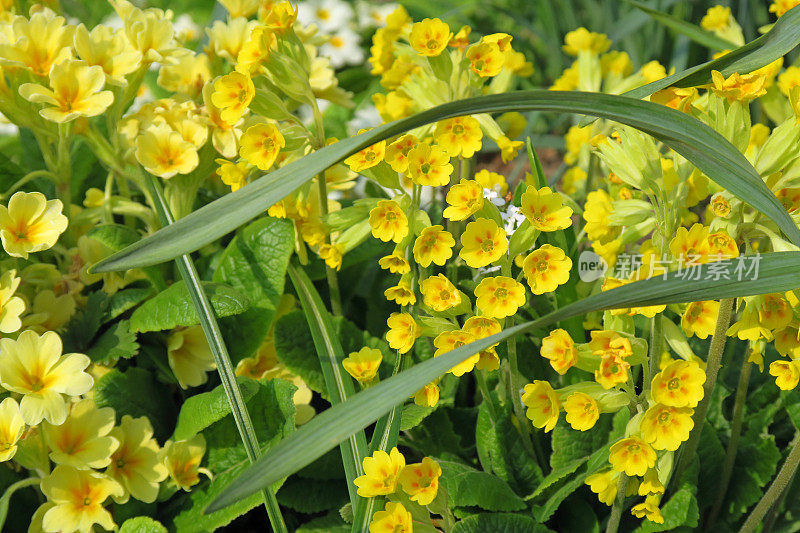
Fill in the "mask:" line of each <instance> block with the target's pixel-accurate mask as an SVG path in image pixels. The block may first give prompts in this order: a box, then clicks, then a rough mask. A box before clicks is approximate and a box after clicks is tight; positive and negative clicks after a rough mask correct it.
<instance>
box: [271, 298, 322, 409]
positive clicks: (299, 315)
mask: <svg viewBox="0 0 800 533" xmlns="http://www.w3.org/2000/svg"><path fill="white" fill-rule="evenodd" d="M274 335H275V354H276V355H277V357H278V360H279V361H280V362H281V363H283V365H284V366H285V367H286V368H287V369H289V370H290V371H291V372H292V373H293V374H295V375H296V376H300V377H301V378H303V381H305V383H306V385H308V386H309V387H310V388H311V390H313V391H316V392H319V393H320V394H322V396H323V397H325V398H327V396H328V394H327V392H326V391H325V379H324V378H323V377H322V366H321V365H320V362H319V357H317V353H316V350H315V348H314V339H313V338H312V337H311V330H309V329H308V322H306V318H305V316H304V315H303V312H302V311H300V310H298V311H292V312H291V313H288V314H286V315H283V316H282V317H280V318H279V319H278V320H277V321H276V322H275V332H274Z"/></svg>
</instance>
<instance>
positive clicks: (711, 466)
mask: <svg viewBox="0 0 800 533" xmlns="http://www.w3.org/2000/svg"><path fill="white" fill-rule="evenodd" d="M697 461H698V463H699V464H700V465H702V468H700V469H699V471H698V477H697V501H698V503H699V505H700V511H702V510H703V509H706V508H707V507H710V506H712V505H714V502H715V501H716V498H717V494H718V493H719V485H720V481H719V480H720V479H721V478H722V464H723V463H724V461H725V448H723V447H722V443H720V441H719V437H718V436H717V430H715V429H714V427H713V426H712V425H711V424H709V423H708V422H705V424H703V432H702V433H701V434H700V444H699V445H698V447H697Z"/></svg>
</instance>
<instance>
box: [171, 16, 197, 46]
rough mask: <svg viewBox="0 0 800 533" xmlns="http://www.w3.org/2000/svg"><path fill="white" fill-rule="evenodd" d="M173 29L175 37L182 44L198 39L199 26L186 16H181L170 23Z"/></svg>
mask: <svg viewBox="0 0 800 533" xmlns="http://www.w3.org/2000/svg"><path fill="white" fill-rule="evenodd" d="M172 27H173V28H175V37H176V38H177V39H178V40H179V41H180V42H182V43H185V42H187V41H194V40H195V39H197V38H198V37H200V26H198V25H197V23H196V22H195V21H194V20H192V17H190V16H189V15H187V14H185V13H184V14H183V15H181V16H179V17H178V18H176V19H175V22H173V23H172Z"/></svg>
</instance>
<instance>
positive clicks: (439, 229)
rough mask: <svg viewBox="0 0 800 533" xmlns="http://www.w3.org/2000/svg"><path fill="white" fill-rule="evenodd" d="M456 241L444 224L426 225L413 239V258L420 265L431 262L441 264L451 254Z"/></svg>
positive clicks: (427, 264)
mask: <svg viewBox="0 0 800 533" xmlns="http://www.w3.org/2000/svg"><path fill="white" fill-rule="evenodd" d="M455 244H456V241H455V239H454V238H453V236H452V235H451V234H450V232H449V231H445V229H444V226H439V225H436V226H428V227H427V228H425V229H423V230H422V231H421V232H420V234H419V237H417V239H416V240H415V241H414V250H413V251H414V260H415V261H416V262H417V264H419V265H420V266H422V267H426V268H427V267H428V266H430V264H431V263H435V264H437V265H439V266H443V265H444V264H445V263H446V262H447V260H448V259H450V257H452V255H453V246H455Z"/></svg>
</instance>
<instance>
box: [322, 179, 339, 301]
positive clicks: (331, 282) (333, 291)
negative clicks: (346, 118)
mask: <svg viewBox="0 0 800 533" xmlns="http://www.w3.org/2000/svg"><path fill="white" fill-rule="evenodd" d="M317 187H318V188H319V211H320V215H321V216H322V217H323V218H324V217H325V216H327V215H328V183H327V181H325V174H324V173H323V174H319V175H317ZM325 243H326V244H330V243H331V236H330V234H329V235H326V236H325ZM325 272H326V274H327V276H328V292H329V293H330V298H331V312H332V313H333V315H334V316H344V314H343V311H342V292H341V290H340V289H339V277H338V276H337V274H336V271H335V270H334V269H332V268H331V267H329V266H328V265H325Z"/></svg>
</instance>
